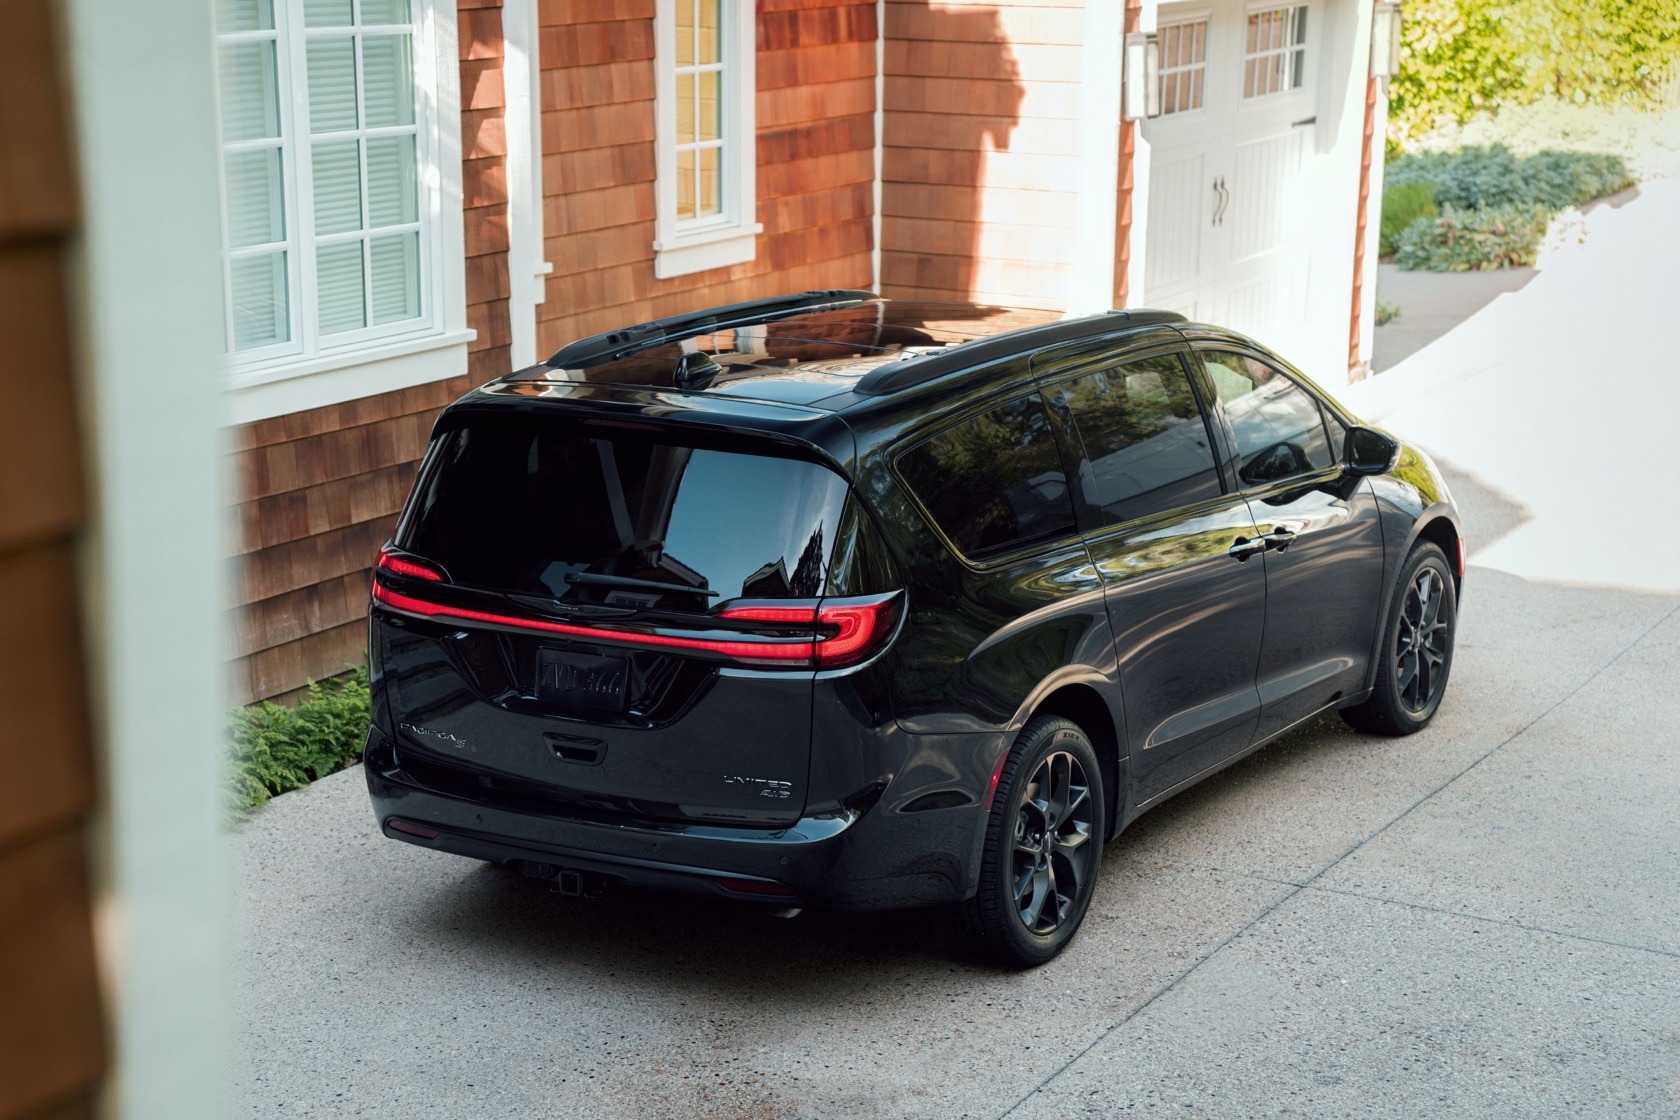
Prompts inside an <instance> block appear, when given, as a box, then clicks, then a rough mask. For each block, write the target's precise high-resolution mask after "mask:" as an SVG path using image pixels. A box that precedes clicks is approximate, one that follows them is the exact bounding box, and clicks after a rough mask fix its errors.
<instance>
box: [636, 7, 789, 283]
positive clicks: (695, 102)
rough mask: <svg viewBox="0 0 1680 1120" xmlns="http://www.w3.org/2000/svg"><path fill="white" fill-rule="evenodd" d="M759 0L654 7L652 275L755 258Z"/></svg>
mask: <svg viewBox="0 0 1680 1120" xmlns="http://www.w3.org/2000/svg"><path fill="white" fill-rule="evenodd" d="M755 7H756V5H755V4H754V2H753V0H658V7H657V8H656V9H655V10H656V14H657V19H656V21H655V34H656V36H657V41H656V43H655V46H654V54H655V83H656V84H655V104H654V111H655V114H656V120H655V122H654V123H655V128H654V132H655V138H656V141H657V152H658V159H657V175H658V182H657V184H656V195H657V202H658V211H657V218H656V221H655V234H654V237H655V240H654V246H653V247H654V275H655V276H656V277H658V278H659V279H662V280H663V279H668V278H670V277H673V276H683V275H686V274H688V273H691V272H699V271H701V270H703V269H708V268H721V267H723V266H725V265H731V264H739V263H741V262H742V261H749V260H752V258H753V252H754V245H753V238H754V236H755V235H756V234H757V233H758V232H759V231H760V230H761V229H763V227H762V226H760V225H758V224H757V223H756V222H755V221H754V213H753V194H754V190H755V178H756V174H755V173H756V153H755V150H754V144H755V137H754V133H755V128H754V113H753V99H754V96H755V78H754V65H753V63H754V27H753V19H754V9H755Z"/></svg>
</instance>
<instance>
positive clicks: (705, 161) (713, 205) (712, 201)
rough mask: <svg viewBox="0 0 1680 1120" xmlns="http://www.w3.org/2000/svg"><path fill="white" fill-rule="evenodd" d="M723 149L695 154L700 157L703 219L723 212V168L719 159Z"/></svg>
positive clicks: (713, 149) (701, 212) (700, 210)
mask: <svg viewBox="0 0 1680 1120" xmlns="http://www.w3.org/2000/svg"><path fill="white" fill-rule="evenodd" d="M722 152H723V150H722V149H721V148H701V149H700V150H699V151H698V152H696V153H695V154H696V155H698V156H699V157H700V168H699V180H700V206H699V212H700V215H701V217H705V216H707V215H709V214H721V213H722V212H723V167H722V162H721V161H720V160H719V159H718V157H719V156H720V155H721V154H722Z"/></svg>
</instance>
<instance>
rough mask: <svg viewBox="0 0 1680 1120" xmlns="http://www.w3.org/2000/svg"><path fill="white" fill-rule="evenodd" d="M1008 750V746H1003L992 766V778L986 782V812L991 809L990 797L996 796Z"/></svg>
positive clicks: (1007, 759) (1007, 757) (1007, 758)
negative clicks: (994, 764)
mask: <svg viewBox="0 0 1680 1120" xmlns="http://www.w3.org/2000/svg"><path fill="white" fill-rule="evenodd" d="M1011 746H1013V744H1011ZM1009 751H1010V747H1005V748H1003V753H1002V754H1000V755H998V760H997V765H996V766H994V767H992V780H991V781H990V782H988V783H986V812H988V813H989V812H991V811H992V799H993V798H995V797H996V796H997V787H998V779H1000V778H1002V777H1003V764H1004V763H1005V762H1008V761H1009Z"/></svg>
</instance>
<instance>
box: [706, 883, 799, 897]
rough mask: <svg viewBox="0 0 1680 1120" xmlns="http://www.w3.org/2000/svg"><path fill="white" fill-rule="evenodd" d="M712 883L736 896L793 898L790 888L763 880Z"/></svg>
mask: <svg viewBox="0 0 1680 1120" xmlns="http://www.w3.org/2000/svg"><path fill="white" fill-rule="evenodd" d="M712 882H714V883H716V884H717V885H718V886H720V887H722V888H723V889H724V890H726V891H734V892H735V893H736V894H761V895H771V896H774V897H776V898H792V897H794V890H793V888H792V887H784V886H782V885H781V884H780V883H770V882H766V881H765V880H763V879H713V880H712Z"/></svg>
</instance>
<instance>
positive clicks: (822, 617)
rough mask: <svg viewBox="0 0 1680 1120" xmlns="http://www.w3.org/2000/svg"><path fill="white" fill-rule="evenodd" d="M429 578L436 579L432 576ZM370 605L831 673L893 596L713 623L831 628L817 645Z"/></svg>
mask: <svg viewBox="0 0 1680 1120" xmlns="http://www.w3.org/2000/svg"><path fill="white" fill-rule="evenodd" d="M387 559H393V560H394V559H398V558H397V557H386V556H383V555H382V556H381V561H380V567H381V568H382V569H385V570H390V571H392V572H394V573H396V574H403V575H406V574H408V573H406V572H398V571H397V569H395V568H389V567H388V566H387V564H386V563H385V561H386V560H387ZM429 578H432V579H437V578H438V577H436V576H431V577H429ZM373 601H374V602H376V603H378V604H380V605H381V606H386V607H390V608H392V609H394V610H399V611H405V612H407V613H409V614H417V615H420V616H422V617H424V618H452V619H460V620H462V621H463V622H487V623H491V624H493V625H496V626H512V627H517V628H518V629H521V630H538V631H542V632H543V633H548V634H566V635H569V636H572V637H576V638H587V639H590V640H592V641H612V642H625V643H628V644H630V645H641V646H656V647H660V648H663V649H691V650H697V651H700V652H704V653H716V654H720V655H722V656H724V657H729V658H733V659H735V660H737V661H745V662H749V663H751V664H754V665H764V666H776V667H795V666H798V667H814V668H818V669H832V668H836V667H838V666H841V665H845V664H849V663H851V662H853V661H858V660H861V659H862V658H863V657H866V656H868V654H869V653H870V652H872V651H873V650H874V649H876V648H877V647H878V646H879V644H880V642H881V641H883V640H884V639H885V638H886V637H887V635H888V634H889V633H890V631H891V628H892V621H893V616H894V609H895V606H896V603H897V596H896V595H895V596H887V597H884V598H880V599H875V600H866V601H862V602H859V601H855V600H854V601H846V602H840V603H835V604H833V605H828V606H822V607H808V606H798V607H764V606H759V607H729V608H726V609H724V610H721V611H719V612H718V615H717V617H719V618H727V619H733V620H742V621H751V622H765V623H770V624H772V625H776V626H811V627H816V626H823V627H829V626H832V627H834V628H835V630H836V632H835V633H834V634H832V635H830V636H828V637H819V638H817V639H816V640H814V641H813V640H811V639H810V638H800V639H794V640H789V639H786V638H781V639H778V638H774V637H751V638H741V639H729V638H685V637H678V636H677V635H674V634H647V633H641V632H638V631H633V630H611V629H607V628H605V627H598V626H579V625H577V624H575V623H570V622H553V621H550V620H548V619H540V618H522V617H519V616H516V615H508V614H496V613H493V612H490V611H477V610H472V609H470V608H468V607H456V606H449V605H446V604H443V603H433V602H430V601H428V600H425V599H417V598H415V597H414V596H412V595H404V594H403V593H402V592H400V591H392V590H391V589H390V588H388V587H386V586H384V585H383V584H381V583H380V582H379V580H378V578H375V579H374V581H373Z"/></svg>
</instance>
